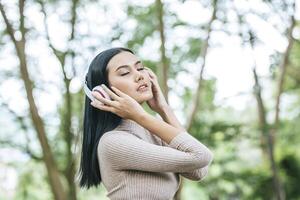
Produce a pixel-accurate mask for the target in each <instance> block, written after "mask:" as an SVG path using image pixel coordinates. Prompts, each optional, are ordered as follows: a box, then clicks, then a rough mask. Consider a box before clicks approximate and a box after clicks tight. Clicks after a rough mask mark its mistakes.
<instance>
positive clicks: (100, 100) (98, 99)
mask: <svg viewBox="0 0 300 200" xmlns="http://www.w3.org/2000/svg"><path fill="white" fill-rule="evenodd" d="M92 95H93V96H94V97H95V100H94V101H95V102H96V103H97V104H98V103H104V104H106V105H109V106H115V101H112V100H109V99H106V98H103V97H102V96H101V95H100V94H99V93H98V92H96V91H92Z"/></svg>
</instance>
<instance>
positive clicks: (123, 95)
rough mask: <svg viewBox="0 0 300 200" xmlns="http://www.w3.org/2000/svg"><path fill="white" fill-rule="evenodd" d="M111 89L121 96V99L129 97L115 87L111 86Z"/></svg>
mask: <svg viewBox="0 0 300 200" xmlns="http://www.w3.org/2000/svg"><path fill="white" fill-rule="evenodd" d="M111 89H113V90H114V91H115V92H116V93H117V95H119V96H120V97H125V96H127V94H125V93H124V92H122V91H121V90H119V89H118V88H116V87H114V86H111Z"/></svg>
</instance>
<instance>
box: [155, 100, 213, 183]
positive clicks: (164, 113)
mask: <svg viewBox="0 0 300 200" xmlns="http://www.w3.org/2000/svg"><path fill="white" fill-rule="evenodd" d="M159 115H160V116H161V117H162V118H163V120H164V121H165V122H167V123H169V124H170V125H172V126H174V127H177V128H180V129H182V130H185V129H184V128H183V127H182V126H181V124H180V122H179V120H178V119H177V117H176V115H175V114H174V112H173V111H172V109H171V108H170V107H169V106H168V105H166V106H164V107H163V108H162V109H161V111H160V112H159ZM161 142H162V145H163V146H168V144H167V143H166V142H164V141H163V140H161ZM209 164H210V163H209ZM208 166H209V165H207V166H205V167H202V168H199V169H195V170H193V171H191V172H183V173H180V175H182V176H184V177H185V178H188V179H190V180H194V181H199V180H202V179H203V178H204V177H205V176H206V175H207V173H208Z"/></svg>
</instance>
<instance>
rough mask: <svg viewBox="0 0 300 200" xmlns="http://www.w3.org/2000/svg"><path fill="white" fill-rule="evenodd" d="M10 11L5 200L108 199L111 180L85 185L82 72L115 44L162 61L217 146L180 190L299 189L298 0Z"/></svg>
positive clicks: (65, 3)
mask: <svg viewBox="0 0 300 200" xmlns="http://www.w3.org/2000/svg"><path fill="white" fill-rule="evenodd" d="M0 11H1V16H0V82H1V84H0V199H1V200H2V199H14V200H25V199H28V200H35V199H38V200H44V199H45V200H48V199H56V200H58V199H69V200H77V199H78V200H84V199H89V200H93V199H107V197H105V196H106V190H105V188H104V187H103V185H102V184H101V185H100V187H98V188H92V189H90V190H83V189H80V188H79V187H78V185H77V170H78V167H79V161H80V149H81V145H80V144H81V139H82V120H83V106H84V94H83V90H82V81H83V75H84V73H85V71H86V70H87V67H88V65H89V63H90V62H91V60H92V59H93V58H94V56H95V55H97V53H99V52H100V51H102V50H105V49H107V48H111V47H117V46H124V47H128V48H131V49H132V50H133V51H134V52H135V53H136V55H137V56H138V57H140V58H141V60H142V61H143V62H144V63H145V64H146V66H148V67H150V68H151V69H153V71H154V72H155V73H156V74H157V76H158V78H159V82H160V85H161V87H162V89H163V92H164V94H165V95H166V98H167V99H168V102H169V105H170V106H171V107H172V108H173V109H174V111H175V113H176V115H177V116H178V118H179V119H180V121H181V122H182V124H184V126H185V127H186V128H187V130H188V131H189V133H191V134H192V135H193V136H195V137H196V138H197V139H199V141H201V142H203V143H204V144H206V145H207V146H208V147H209V148H210V149H212V151H213V153H214V160H213V163H212V165H211V167H210V170H209V174H208V175H207V177H205V179H203V180H202V181H200V182H194V181H191V180H188V179H183V185H182V189H181V190H180V191H178V193H177V195H176V199H177V200H179V199H182V200H199V199H201V200H208V199H209V200H223V199H224V200H225V199H226V200H227V199H231V200H237V199H249V200H260V199H266V200H270V199H277V200H284V199H289V200H296V199H300V190H299V185H298V184H299V183H300V181H299V180H300V156H299V155H300V150H299V147H298V148H297V146H298V145H299V143H300V134H299V133H300V87H299V86H300V24H299V22H300V1H299V0H297V1H295V0H287V1H279V0H251V1H250V0H211V1H208V0H198V1H197V0H177V1H176V0H175V1H174V0H173V1H171V0H166V1H161V0H156V1H154V0H152V1H151V0H144V1H138V0H114V1H109V0H102V1H96V0H48V1H46V0H27V1H25V0H19V1H17V0H0ZM164 72H165V73H164ZM145 109H146V110H147V111H148V112H150V113H152V114H155V113H153V112H151V110H149V108H148V107H147V106H145ZM53 191H57V195H54V194H55V193H54V192H53Z"/></svg>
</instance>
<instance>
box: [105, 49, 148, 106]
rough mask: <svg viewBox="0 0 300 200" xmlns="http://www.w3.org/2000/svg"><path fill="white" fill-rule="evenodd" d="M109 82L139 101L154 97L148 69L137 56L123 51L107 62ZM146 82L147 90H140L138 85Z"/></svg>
mask: <svg viewBox="0 0 300 200" xmlns="http://www.w3.org/2000/svg"><path fill="white" fill-rule="evenodd" d="M107 70H108V83H109V86H114V87H116V88H118V89H119V90H121V91H122V92H124V93H125V94H127V95H129V96H130V97H132V98H133V99H135V100H136V101H137V102H139V103H140V104H142V103H143V102H145V101H147V100H149V99H152V97H153V94H152V90H151V82H150V78H149V75H148V72H147V70H146V69H144V67H143V65H142V63H141V61H140V60H139V58H138V57H137V56H135V55H134V54H132V53H130V52H128V51H122V52H120V53H118V54H117V55H115V56H114V57H112V58H111V59H110V61H109V62H108V64H107ZM144 83H146V84H147V86H148V87H147V88H146V90H138V87H139V86H140V85H142V84H144Z"/></svg>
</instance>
